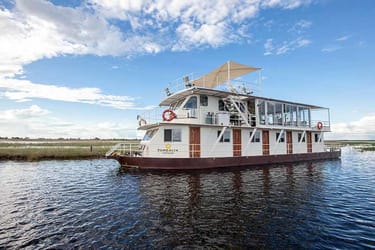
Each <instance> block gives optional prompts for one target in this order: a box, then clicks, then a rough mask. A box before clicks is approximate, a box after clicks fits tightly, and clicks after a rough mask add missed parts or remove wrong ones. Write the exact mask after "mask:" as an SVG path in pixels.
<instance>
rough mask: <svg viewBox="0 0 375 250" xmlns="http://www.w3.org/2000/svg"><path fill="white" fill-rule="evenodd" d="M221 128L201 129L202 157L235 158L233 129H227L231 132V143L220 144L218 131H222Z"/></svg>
mask: <svg viewBox="0 0 375 250" xmlns="http://www.w3.org/2000/svg"><path fill="white" fill-rule="evenodd" d="M221 129H222V128H219V127H202V128H201V157H230V156H233V133H232V129H230V128H227V130H229V131H230V132H231V136H230V142H218V143H217V144H216V146H214V145H215V142H216V140H217V131H221Z"/></svg>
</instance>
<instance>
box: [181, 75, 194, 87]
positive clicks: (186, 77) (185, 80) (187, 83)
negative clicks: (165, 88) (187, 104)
mask: <svg viewBox="0 0 375 250" xmlns="http://www.w3.org/2000/svg"><path fill="white" fill-rule="evenodd" d="M182 80H183V81H184V83H185V87H186V88H191V87H192V86H193V85H192V84H191V82H190V79H189V76H184V77H183V78H182Z"/></svg>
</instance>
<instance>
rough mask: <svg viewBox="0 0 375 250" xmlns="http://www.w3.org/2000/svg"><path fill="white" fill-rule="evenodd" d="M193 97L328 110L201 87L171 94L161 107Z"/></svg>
mask: <svg viewBox="0 0 375 250" xmlns="http://www.w3.org/2000/svg"><path fill="white" fill-rule="evenodd" d="M191 95H207V96H215V97H219V98H226V97H228V96H236V97H239V98H240V99H243V100H251V99H260V100H266V101H273V102H283V103H288V104H294V105H299V106H305V107H309V108H311V109H327V108H325V107H321V106H316V105H310V104H305V103H298V102H291V101H285V100H280V99H273V98H267V97H260V96H254V95H248V94H243V93H236V92H230V91H224V90H217V89H211V88H204V87H199V86H193V87H190V88H186V89H183V90H180V91H178V92H176V93H173V94H171V95H170V96H168V97H167V98H165V99H164V100H163V101H162V102H161V103H160V104H159V106H169V105H171V104H174V103H176V102H178V101H179V100H181V99H184V98H186V97H188V96H191Z"/></svg>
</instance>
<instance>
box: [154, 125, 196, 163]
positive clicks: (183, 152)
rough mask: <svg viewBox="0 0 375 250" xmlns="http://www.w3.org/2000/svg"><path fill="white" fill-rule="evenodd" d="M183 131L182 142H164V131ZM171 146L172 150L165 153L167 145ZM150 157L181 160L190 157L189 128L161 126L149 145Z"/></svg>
mask: <svg viewBox="0 0 375 250" xmlns="http://www.w3.org/2000/svg"><path fill="white" fill-rule="evenodd" d="M175 128H178V129H181V142H164V129H175ZM167 144H170V150H168V151H167V152H163V151H162V150H163V149H166V145H167ZM148 152H149V153H148V155H147V156H148V157H168V158H179V157H189V127H188V126H179V125H174V126H172V125H171V126H168V125H167V126H161V127H159V130H158V132H157V133H156V134H155V135H154V137H153V138H152V140H151V141H150V143H149V148H148Z"/></svg>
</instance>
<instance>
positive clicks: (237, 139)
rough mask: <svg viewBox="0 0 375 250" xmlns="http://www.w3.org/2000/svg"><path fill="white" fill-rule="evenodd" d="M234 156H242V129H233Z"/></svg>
mask: <svg viewBox="0 0 375 250" xmlns="http://www.w3.org/2000/svg"><path fill="white" fill-rule="evenodd" d="M233 156H241V129H233Z"/></svg>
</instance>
